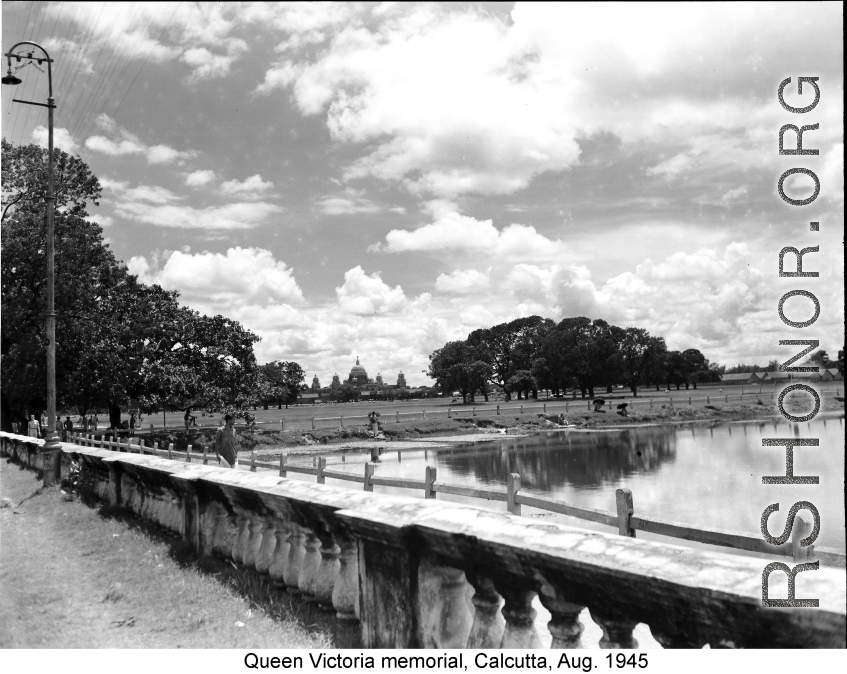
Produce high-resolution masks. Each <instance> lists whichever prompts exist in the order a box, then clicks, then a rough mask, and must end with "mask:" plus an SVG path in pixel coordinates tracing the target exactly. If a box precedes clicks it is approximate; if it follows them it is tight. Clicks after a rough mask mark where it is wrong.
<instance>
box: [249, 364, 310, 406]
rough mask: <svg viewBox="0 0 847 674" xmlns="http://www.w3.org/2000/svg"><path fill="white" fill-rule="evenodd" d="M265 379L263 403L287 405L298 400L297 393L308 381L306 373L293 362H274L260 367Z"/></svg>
mask: <svg viewBox="0 0 847 674" xmlns="http://www.w3.org/2000/svg"><path fill="white" fill-rule="evenodd" d="M259 373H260V375H261V377H262V379H263V384H264V389H263V391H262V395H261V398H262V402H265V403H274V404H276V405H279V406H280V407H281V406H282V405H285V406H286V407H288V406H289V405H290V404H292V403H293V402H295V401H296V400H297V392H298V391H299V390H300V387H301V386H302V385H303V384H304V383H305V381H306V373H305V372H304V371H303V368H302V367H300V365H299V364H297V363H295V362H293V361H278V360H274V361H271V362H270V363H266V364H265V365H260V366H259Z"/></svg>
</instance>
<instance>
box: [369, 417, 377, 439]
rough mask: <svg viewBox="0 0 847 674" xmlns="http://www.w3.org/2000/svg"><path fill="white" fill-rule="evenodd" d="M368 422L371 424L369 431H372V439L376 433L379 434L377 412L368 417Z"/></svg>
mask: <svg viewBox="0 0 847 674" xmlns="http://www.w3.org/2000/svg"><path fill="white" fill-rule="evenodd" d="M368 421H369V422H370V424H371V430H372V431H373V434H374V437H376V436H377V433H379V412H377V411H372V412H371V413H370V414H369V415H368Z"/></svg>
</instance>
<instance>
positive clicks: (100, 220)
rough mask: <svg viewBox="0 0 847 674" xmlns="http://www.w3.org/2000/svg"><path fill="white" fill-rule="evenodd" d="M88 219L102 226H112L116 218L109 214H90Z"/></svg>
mask: <svg viewBox="0 0 847 674" xmlns="http://www.w3.org/2000/svg"><path fill="white" fill-rule="evenodd" d="M88 219H89V220H90V221H91V222H96V223H97V224H98V225H100V226H101V227H111V226H112V225H114V224H115V220H114V219H113V218H111V217H110V216H108V215H89V216H88Z"/></svg>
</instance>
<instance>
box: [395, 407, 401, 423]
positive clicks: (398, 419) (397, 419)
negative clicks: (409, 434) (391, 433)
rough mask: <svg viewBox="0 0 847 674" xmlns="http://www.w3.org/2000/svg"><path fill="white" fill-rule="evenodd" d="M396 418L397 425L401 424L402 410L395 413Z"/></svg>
mask: <svg viewBox="0 0 847 674" xmlns="http://www.w3.org/2000/svg"><path fill="white" fill-rule="evenodd" d="M394 417H395V419H396V421H397V423H398V424H399V423H400V410H395V411H394Z"/></svg>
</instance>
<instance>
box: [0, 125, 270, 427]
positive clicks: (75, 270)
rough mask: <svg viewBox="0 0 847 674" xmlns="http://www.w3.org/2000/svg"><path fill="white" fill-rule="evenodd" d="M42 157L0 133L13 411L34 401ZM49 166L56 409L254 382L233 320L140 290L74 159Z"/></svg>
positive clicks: (201, 394) (38, 389)
mask: <svg viewBox="0 0 847 674" xmlns="http://www.w3.org/2000/svg"><path fill="white" fill-rule="evenodd" d="M45 158H46V153H45V152H44V151H43V150H42V149H41V148H38V147H37V146H26V147H23V148H20V147H16V146H13V145H11V144H9V143H7V142H6V141H3V218H2V312H3V321H2V346H1V347H0V348H1V349H2V358H3V368H2V388H1V389H0V390H2V406H3V420H4V423H8V422H9V421H10V419H9V417H10V414H9V413H11V414H12V415H16V416H18V418H21V419H23V418H25V417H24V415H25V413H26V412H27V411H30V412H36V411H38V410H41V409H44V406H45V403H46V401H45V389H46V386H45V380H46V374H45V363H46V344H45V341H44V336H43V332H44V330H43V323H44V307H45V305H46V301H45V293H46V289H45V271H44V270H45V268H46V261H45V257H44V255H45V254H44V250H45V242H46V229H45V223H44V217H43V206H42V205H41V203H40V200H42V199H43V189H42V187H41V184H40V180H41V178H40V176H42V175H43V172H44V170H45V168H44V164H45ZM54 159H55V161H56V164H57V167H58V169H57V176H58V178H57V186H58V190H57V192H58V195H59V196H58V199H57V208H58V209H59V210H58V211H57V212H56V213H55V240H56V255H55V268H56V284H55V286H56V301H55V304H56V313H57V317H56V334H57V339H56V387H57V405H58V406H59V407H63V406H64V407H67V406H76V407H77V408H78V409H79V410H80V412H82V413H84V412H85V411H87V410H88V409H89V408H90V407H91V406H98V407H100V406H102V407H108V408H109V416H110V421H111V423H112V425H117V424H118V423H119V421H120V406H121V404H123V403H125V402H126V401H127V400H128V399H129V398H139V399H142V401H143V404H144V405H146V406H152V405H154V404H157V403H158V402H160V401H163V402H166V403H169V404H171V405H175V406H178V407H180V408H183V409H184V408H186V407H188V406H199V405H201V404H202V405H210V406H221V405H224V404H235V405H239V404H245V402H246V401H248V400H249V399H250V398H251V396H252V395H254V393H253V391H254V389H253V387H254V386H255V383H256V382H255V377H254V371H255V357H254V355H253V344H254V343H255V342H256V341H258V339H259V338H258V337H257V336H256V335H254V334H252V333H251V332H249V331H247V330H245V329H244V328H242V327H241V326H240V325H239V324H238V323H236V322H235V321H231V320H229V319H226V318H223V317H221V316H212V317H210V316H201V315H200V314H198V313H197V312H195V311H192V310H190V309H188V308H186V307H181V306H180V305H179V302H178V297H179V295H178V293H176V292H171V291H166V290H163V289H162V288H160V287H158V286H146V285H144V284H142V283H139V282H138V279H137V278H136V277H135V276H133V275H131V274H129V273H128V272H127V270H126V268H125V267H124V266H123V265H122V264H120V263H119V262H117V261H116V260H115V258H114V256H113V255H112V252H111V251H110V250H109V248H108V246H107V245H106V244H104V243H103V238H102V231H101V229H100V227H99V226H98V225H96V224H95V223H91V222H89V221H87V220H86V219H85V218H86V216H87V213H86V212H85V207H86V204H87V202H88V201H91V202H93V203H95V204H96V203H97V202H96V199H97V198H99V194H100V185H99V183H98V182H97V180H96V178H95V177H94V176H93V175H91V173H90V172H89V171H88V167H87V166H86V165H85V164H84V163H83V162H82V161H81V160H79V159H78V158H73V157H70V156H69V155H66V154H65V153H63V152H61V151H60V150H59V151H57V152H56V154H55V155H54Z"/></svg>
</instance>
